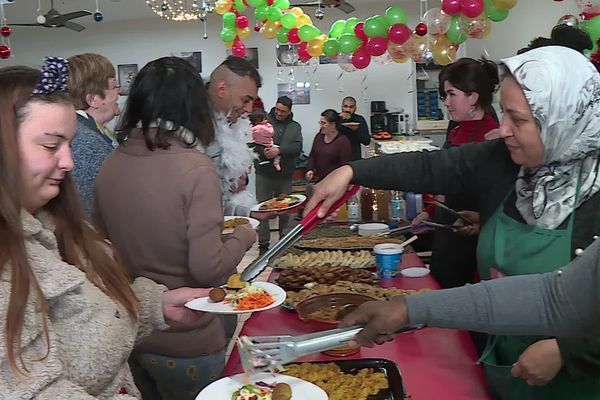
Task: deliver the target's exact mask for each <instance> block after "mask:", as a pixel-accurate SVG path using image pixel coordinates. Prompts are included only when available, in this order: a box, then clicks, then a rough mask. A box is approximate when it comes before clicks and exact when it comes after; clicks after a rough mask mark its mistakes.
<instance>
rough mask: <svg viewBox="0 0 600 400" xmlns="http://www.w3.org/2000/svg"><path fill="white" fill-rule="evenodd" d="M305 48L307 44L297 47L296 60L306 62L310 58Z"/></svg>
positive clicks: (303, 43)
mask: <svg viewBox="0 0 600 400" xmlns="http://www.w3.org/2000/svg"><path fill="white" fill-rule="evenodd" d="M307 46H308V43H306V42H302V43H301V44H300V46H298V58H300V60H302V61H308V60H310V58H311V57H310V54H308V51H307V50H306V48H307Z"/></svg>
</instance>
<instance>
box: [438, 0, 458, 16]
mask: <svg viewBox="0 0 600 400" xmlns="http://www.w3.org/2000/svg"><path fill="white" fill-rule="evenodd" d="M460 10H461V7H460V0H442V11H443V12H445V13H446V14H448V15H456V14H458V13H460Z"/></svg>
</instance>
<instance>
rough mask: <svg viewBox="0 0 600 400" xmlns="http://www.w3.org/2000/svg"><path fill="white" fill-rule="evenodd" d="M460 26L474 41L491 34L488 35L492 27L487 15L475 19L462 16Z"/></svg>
mask: <svg viewBox="0 0 600 400" xmlns="http://www.w3.org/2000/svg"><path fill="white" fill-rule="evenodd" d="M459 26H460V29H461V30H462V31H463V32H464V33H465V34H466V35H467V36H469V37H471V38H474V39H481V38H483V37H485V36H487V34H489V32H487V33H486V30H488V28H489V26H491V23H490V20H489V19H487V17H486V16H485V14H481V15H479V16H478V17H475V18H466V17H465V16H464V15H461V16H460V19H459Z"/></svg>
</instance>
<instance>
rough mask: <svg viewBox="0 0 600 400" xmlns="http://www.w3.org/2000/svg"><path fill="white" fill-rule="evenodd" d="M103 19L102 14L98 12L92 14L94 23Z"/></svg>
mask: <svg viewBox="0 0 600 400" xmlns="http://www.w3.org/2000/svg"><path fill="white" fill-rule="evenodd" d="M103 19H104V15H102V13H101V12H100V11H96V12H95V13H94V21H96V22H100V21H102V20H103Z"/></svg>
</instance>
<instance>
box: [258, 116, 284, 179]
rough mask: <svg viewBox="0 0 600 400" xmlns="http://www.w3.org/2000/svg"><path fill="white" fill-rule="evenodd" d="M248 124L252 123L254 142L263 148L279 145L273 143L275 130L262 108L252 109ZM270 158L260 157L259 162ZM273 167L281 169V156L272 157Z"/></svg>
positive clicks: (261, 162)
mask: <svg viewBox="0 0 600 400" xmlns="http://www.w3.org/2000/svg"><path fill="white" fill-rule="evenodd" d="M250 124H251V125H252V128H251V131H252V140H254V143H255V144H258V145H261V146H264V147H265V148H269V147H279V146H277V145H276V144H274V143H273V135H274V134H275V130H274V129H273V125H271V123H270V122H269V121H268V120H267V114H266V113H265V112H264V111H263V110H254V111H252V114H250ZM269 162H270V160H268V159H262V158H261V160H260V162H259V164H261V165H262V164H267V163H269ZM273 167H275V169H276V170H277V171H281V157H280V156H276V157H275V158H274V159H273Z"/></svg>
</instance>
